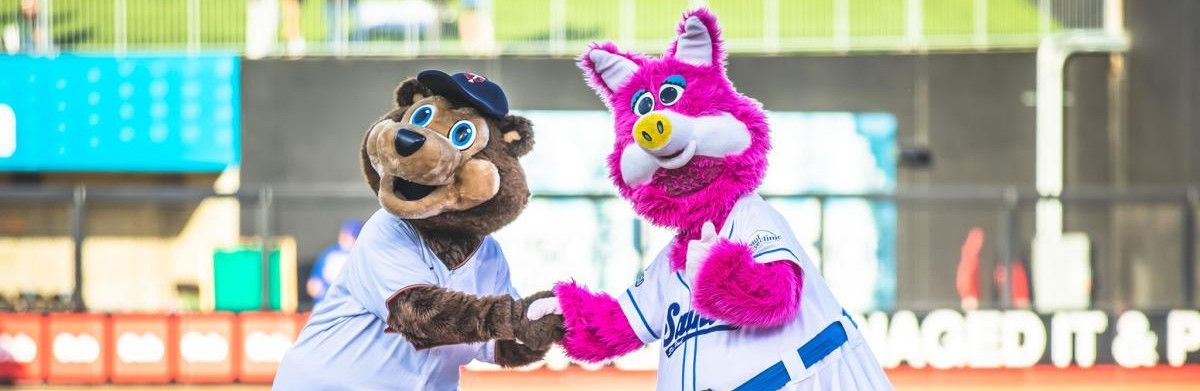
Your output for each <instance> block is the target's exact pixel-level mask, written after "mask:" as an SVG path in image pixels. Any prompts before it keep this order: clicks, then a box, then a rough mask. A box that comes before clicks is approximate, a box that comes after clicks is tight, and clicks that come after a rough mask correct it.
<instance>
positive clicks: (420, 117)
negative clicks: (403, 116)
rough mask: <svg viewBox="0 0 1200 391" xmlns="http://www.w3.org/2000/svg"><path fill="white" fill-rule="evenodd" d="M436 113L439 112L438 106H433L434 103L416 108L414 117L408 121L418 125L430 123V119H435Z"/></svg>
mask: <svg viewBox="0 0 1200 391" xmlns="http://www.w3.org/2000/svg"><path fill="white" fill-rule="evenodd" d="M434 113H437V108H436V107H433V105H424V106H421V107H418V108H417V109H416V110H413V113H412V118H410V119H409V120H408V122H409V123H411V124H413V125H417V126H426V125H429V121H432V120H433V114H434Z"/></svg>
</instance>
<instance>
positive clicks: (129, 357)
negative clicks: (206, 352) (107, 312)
mask: <svg viewBox="0 0 1200 391" xmlns="http://www.w3.org/2000/svg"><path fill="white" fill-rule="evenodd" d="M174 320H175V319H174V318H173V317H171V316H169V315H154V314H113V315H112V320H111V324H112V326H111V327H112V334H111V335H112V347H113V348H112V350H111V351H110V353H111V354H110V355H109V357H110V358H109V360H110V362H112V382H113V383H117V384H130V383H156V384H161V383H170V382H171V379H174V378H175V368H176V365H175V360H176V359H178V349H176V347H177V346H178V344H176V343H175V341H176V339H175V335H174V333H175V327H174V325H175V324H174Z"/></svg>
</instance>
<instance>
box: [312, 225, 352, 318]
mask: <svg viewBox="0 0 1200 391" xmlns="http://www.w3.org/2000/svg"><path fill="white" fill-rule="evenodd" d="M362 227H363V223H362V222H361V221H358V220H353V219H352V220H346V222H344V223H342V228H341V229H340V230H338V236H337V243H334V244H333V245H331V246H329V247H328V248H326V249H325V250H324V251H321V255H318V256H317V261H316V262H314V263H313V268H312V272H311V273H309V274H308V283H307V284H305V289H306V290H307V291H308V296H309V297H312V299H313V304H314V305H316V304H317V303H319V302H320V301H321V299H323V298H325V292H326V291H328V290H329V286H330V285H333V282H334V281H335V280H337V277H338V275H339V274H341V272H342V266H345V265H346V260H347V259H349V257H350V249H351V248H352V247H354V241H355V240H357V239H358V233H359V232H360V231H362Z"/></svg>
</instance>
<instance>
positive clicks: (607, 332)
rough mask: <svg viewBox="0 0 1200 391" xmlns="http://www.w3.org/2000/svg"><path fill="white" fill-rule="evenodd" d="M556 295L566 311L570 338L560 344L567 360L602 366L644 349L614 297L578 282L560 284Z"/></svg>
mask: <svg viewBox="0 0 1200 391" xmlns="http://www.w3.org/2000/svg"><path fill="white" fill-rule="evenodd" d="M554 295H555V296H557V297H558V302H559V305H560V306H561V307H562V314H563V325H564V326H565V327H566V334H565V335H564V336H563V339H562V341H561V342H560V343H561V344H562V346H563V349H565V350H566V351H567V356H569V357H571V358H573V359H576V360H580V361H587V362H600V361H604V360H607V359H610V358H613V357H617V356H621V355H625V354H628V353H630V352H632V351H634V350H637V349H638V348H640V347H642V345H643V344H642V340H640V339H638V337H637V334H634V333H633V328H632V327H630V326H629V321H628V320H626V319H625V313H624V312H622V311H621V305H620V304H617V300H616V299H613V298H612V296H609V295H606V294H604V293H592V292H588V290H587V289H584V288H583V287H580V286H579V285H577V284H575V283H574V282H560V283H558V284H557V285H555V286H554Z"/></svg>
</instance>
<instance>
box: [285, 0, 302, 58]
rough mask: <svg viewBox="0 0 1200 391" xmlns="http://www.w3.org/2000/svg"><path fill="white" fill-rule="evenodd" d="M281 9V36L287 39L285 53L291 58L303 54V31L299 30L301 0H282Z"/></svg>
mask: <svg viewBox="0 0 1200 391" xmlns="http://www.w3.org/2000/svg"><path fill="white" fill-rule="evenodd" d="M279 5H280V8H281V10H282V11H283V12H282V16H283V37H284V39H286V40H287V54H288V56H291V57H293V58H295V57H300V56H303V55H304V51H305V46H306V45H305V41H304V33H303V32H302V31H301V30H300V6H301V0H283V2H281V3H280V4H279Z"/></svg>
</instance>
